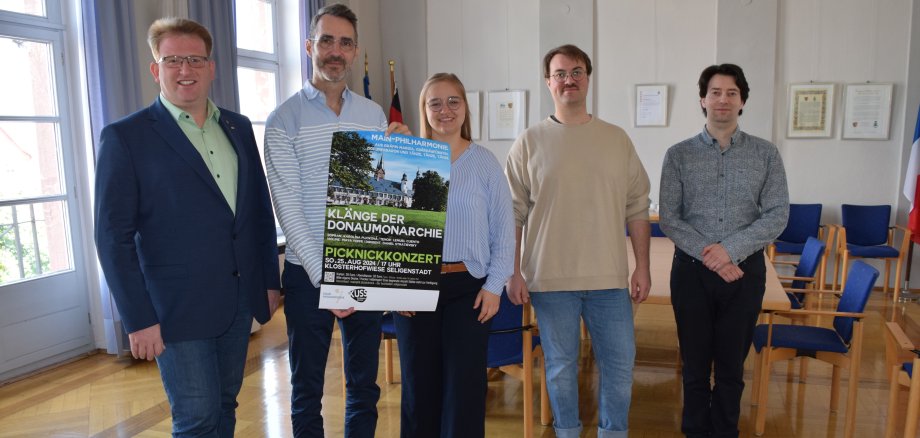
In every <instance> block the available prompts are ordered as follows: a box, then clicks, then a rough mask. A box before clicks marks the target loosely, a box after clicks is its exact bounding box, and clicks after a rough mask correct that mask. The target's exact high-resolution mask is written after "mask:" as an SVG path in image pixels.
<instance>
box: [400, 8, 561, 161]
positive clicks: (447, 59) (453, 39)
mask: <svg viewBox="0 0 920 438" xmlns="http://www.w3.org/2000/svg"><path fill="white" fill-rule="evenodd" d="M427 9H428V14H427V36H428V45H427V52H428V63H427V65H426V66H412V68H422V69H425V70H427V75H431V74H434V73H439V72H451V73H455V74H456V75H457V76H459V77H460V80H461V81H463V85H464V86H465V87H466V89H467V91H479V92H480V95H481V99H482V103H483V105H485V104H486V103H487V96H486V95H487V93H488V92H489V91H496V90H505V89H523V90H527V100H528V112H527V119H528V120H527V121H528V123H529V124H533V123H534V122H535V121H537V120H540V119H542V118H543V117H545V116H546V115H548V114H543V115H541V114H540V112H539V105H538V104H535V102H536V100H535V99H538V98H537V97H536V96H539V93H540V91H541V87H544V85H543V80H542V74H541V73H540V68H541V67H540V57H541V56H542V54H541V53H540V48H539V42H540V34H539V26H538V24H539V20H540V15H539V8H538V7H535V2H533V1H532V0H468V1H462V2H458V1H453V0H428V3H427ZM397 26H399V25H397ZM404 68H406V69H407V68H409V66H408V65H407V66H406V67H404ZM427 75H426V77H427ZM420 85H421V84H419V86H420ZM419 90H420V87H419V88H416V94H415V96H414V98H413V100H414V101H415V102H418V91H419ZM403 102H405V100H404V101H403ZM416 105H417V103H416ZM483 108H485V107H484V106H483ZM480 126H482V130H481V133H482V136H481V140H478V141H477V143H479V144H482V145H483V146H485V147H487V148H489V149H490V150H492V152H493V153H495V154H496V155H497V156H498V158H499V161H500V162H502V163H504V160H505V157H506V156H507V154H508V150H509V149H510V148H511V143H512V141H511V140H495V141H491V140H488V138H489V129H488V118H487V117H486V116H485V112H483V117H482V119H481V121H480Z"/></svg>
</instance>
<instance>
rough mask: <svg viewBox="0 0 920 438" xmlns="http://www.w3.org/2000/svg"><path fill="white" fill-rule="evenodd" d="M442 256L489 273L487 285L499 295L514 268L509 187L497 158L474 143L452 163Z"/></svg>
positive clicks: (478, 272) (474, 273)
mask: <svg viewBox="0 0 920 438" xmlns="http://www.w3.org/2000/svg"><path fill="white" fill-rule="evenodd" d="M441 259H442V260H445V261H451V262H463V263H464V264H466V268H467V270H469V273H470V275H472V276H473V277H476V278H483V277H486V276H487V277H488V279H487V280H486V283H485V284H484V285H483V286H482V288H483V289H485V290H487V291H489V292H492V293H494V294H498V295H500V294H501V293H502V287H503V286H504V285H505V282H507V281H508V278H510V277H511V274H512V273H514V216H513V215H512V213H511V190H509V189H508V181H507V180H506V179H505V174H504V173H503V172H502V167H501V166H500V165H499V164H498V160H496V159H495V156H494V155H492V152H490V151H489V150H488V149H486V148H484V147H482V146H479V145H478V144H476V143H472V144H470V146H469V148H468V149H467V150H466V151H465V152H463V154H462V155H460V157H459V158H457V160H456V161H454V162H453V163H451V165H450V188H449V189H448V196H447V222H446V223H445V224H444V254H443V256H442V257H441Z"/></svg>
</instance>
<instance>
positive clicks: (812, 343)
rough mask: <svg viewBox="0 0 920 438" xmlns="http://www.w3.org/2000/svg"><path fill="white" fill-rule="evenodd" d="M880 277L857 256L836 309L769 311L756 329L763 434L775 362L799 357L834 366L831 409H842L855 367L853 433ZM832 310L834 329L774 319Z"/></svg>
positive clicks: (849, 432)
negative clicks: (845, 376) (845, 382)
mask: <svg viewBox="0 0 920 438" xmlns="http://www.w3.org/2000/svg"><path fill="white" fill-rule="evenodd" d="M877 278H878V270H876V269H875V268H873V267H871V266H869V265H867V264H866V263H864V262H862V261H856V262H854V263H853V266H852V267H851V268H850V275H849V280H848V281H847V284H846V285H845V286H844V289H843V295H842V296H841V297H840V301H839V302H838V304H837V310H836V311H834V312H830V311H820V310H804V309H798V310H790V311H788V312H773V313H770V314H768V315H767V323H766V324H760V325H758V326H757V327H756V328H755V329H754V349H755V350H756V352H757V358H756V361H755V362H754V368H755V369H754V387H753V388H752V396H751V398H752V400H756V404H757V417H756V420H755V424H754V433H755V434H756V435H758V436H760V435H762V434H763V431H764V424H765V423H766V417H767V412H766V409H767V392H768V391H767V390H768V388H769V381H770V368H771V366H772V364H773V362H777V361H780V360H788V359H792V358H795V357H799V356H802V357H813V358H815V359H818V360H820V361H822V362H827V363H829V364H831V365H833V373H832V377H831V379H832V383H831V401H830V409H831V412H836V411H837V400H838V398H839V386H840V369H841V368H848V369H849V372H850V373H849V389H848V391H847V407H846V414H845V415H846V417H845V420H844V437H846V438H851V437H852V436H853V426H854V420H855V415H856V411H855V408H856V389H857V387H858V383H859V360H860V354H861V352H862V338H863V327H862V318H864V317H865V316H866V315H865V314H864V313H863V310H865V308H866V302H867V301H868V300H869V292H870V291H871V290H872V285H873V284H875V280H876V279H877ZM804 292H805V293H809V294H818V293H837V292H835V291H825V290H807V289H805V290H804ZM782 313H788V314H793V315H796V314H800V315H807V314H812V315H826V316H834V322H833V328H824V327H818V326H802V325H791V324H774V323H773V319H774V318H773V316H774V314H782Z"/></svg>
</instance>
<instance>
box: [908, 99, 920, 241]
mask: <svg viewBox="0 0 920 438" xmlns="http://www.w3.org/2000/svg"><path fill="white" fill-rule="evenodd" d="M918 193H920V114H917V125H916V128H914V144H913V146H911V148H910V159H909V160H908V161H907V173H906V174H905V175H904V197H905V198H907V200H908V201H910V216H908V219H907V229H909V230H910V232H911V240H913V241H914V242H915V243H920V197H918V196H917V194H918Z"/></svg>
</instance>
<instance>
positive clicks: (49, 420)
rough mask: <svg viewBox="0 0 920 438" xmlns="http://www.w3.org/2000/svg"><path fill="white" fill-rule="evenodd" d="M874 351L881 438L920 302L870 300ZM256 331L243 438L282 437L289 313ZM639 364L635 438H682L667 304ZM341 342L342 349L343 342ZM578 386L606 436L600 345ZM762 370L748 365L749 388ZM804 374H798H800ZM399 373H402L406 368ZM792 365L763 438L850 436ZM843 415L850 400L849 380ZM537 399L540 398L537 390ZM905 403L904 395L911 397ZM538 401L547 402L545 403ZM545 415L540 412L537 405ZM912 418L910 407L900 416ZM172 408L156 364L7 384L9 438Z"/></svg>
mask: <svg viewBox="0 0 920 438" xmlns="http://www.w3.org/2000/svg"><path fill="white" fill-rule="evenodd" d="M869 312H870V313H871V317H870V318H869V319H868V321H867V330H866V348H865V351H864V353H863V360H862V365H861V366H862V368H861V372H860V385H859V394H858V396H859V402H858V405H857V410H858V412H857V418H856V436H857V437H879V438H880V437H881V436H882V433H883V431H884V424H885V418H886V416H887V415H888V406H887V388H888V384H887V382H886V378H885V370H884V341H883V332H882V330H883V324H882V323H883V321H885V320H887V319H888V318H891V317H892V315H894V317H895V318H896V319H897V320H898V321H902V322H903V325H905V326H906V328H907V331H908V334H909V336H911V338H912V339H913V340H914V342H917V341H918V340H920V327H918V325H917V322H920V305H918V304H902V305H898V306H897V307H891V305H890V304H888V300H887V299H883V296H882V294H881V293H880V292H876V293H874V294H873V297H872V299H871V301H870V304H869ZM277 315H279V316H280V317H279V318H276V319H275V320H273V321H272V322H271V323H269V324H268V325H267V326H265V327H264V328H263V329H262V330H261V331H259V332H258V333H256V334H255V335H253V337H252V343H251V345H250V349H249V360H248V362H247V364H246V378H245V381H244V384H243V389H242V391H241V393H240V396H239V403H240V407H239V409H238V410H237V415H238V422H237V429H236V435H237V436H240V437H262V436H267V437H283V436H290V435H291V426H290V416H289V410H290V403H289V400H290V385H289V383H288V382H289V376H290V373H289V368H288V355H287V337H286V334H285V324H284V317H283V316H282V315H283V313H282V312H281V311H279V313H278V314H277ZM636 318H637V345H638V351H637V365H636V369H635V383H634V386H633V401H632V410H631V411H630V426H631V435H630V436H632V437H649V438H651V437H672V436H673V437H679V436H681V435H680V432H679V431H680V410H681V395H680V394H681V387H680V375H679V374H678V373H677V372H676V369H675V358H676V355H677V346H676V341H675V337H676V333H675V328H674V319H673V316H672V314H671V310H670V307H669V306H660V305H643V306H641V308H640V309H639V311H638V313H637V317H636ZM333 345H334V346H335V345H337V344H336V343H333ZM339 355H340V350H339V348H338V347H334V348H333V350H332V351H331V352H330V356H329V365H328V367H327V369H326V387H325V394H326V396H325V398H324V399H323V403H324V411H323V414H324V417H325V418H326V434H327V436H331V437H339V436H342V434H343V426H342V421H343V409H344V408H343V398H342V389H341V388H342V387H341V362H340V360H339V357H340V356H339ZM382 357H383V354H382V352H381V367H380V377H379V379H378V382H379V384H380V386H381V388H382V395H381V399H380V403H379V405H378V406H379V409H380V419H379V421H378V424H377V436H378V437H396V436H398V435H399V398H400V394H399V390H400V386H399V384H398V383H397V384H386V383H384V379H383V366H382V360H383V359H382ZM580 363H581V366H582V374H581V375H582V377H581V383H580V391H581V401H582V403H581V407H582V409H581V412H582V422H583V423H584V424H585V433H584V434H583V436H586V437H594V436H596V424H597V423H596V421H597V414H596V410H597V397H596V394H595V392H596V390H597V373H596V370H595V369H594V367H593V366H592V365H591V359H590V341H585V343H584V345H583V348H582V360H581V362H580ZM751 365H752V362H751V360H750V359H749V360H748V363H747V374H746V377H747V378H746V381H747V383H748V388H749V387H750V379H751V369H752V366H751ZM796 368H797V367H796ZM397 369H398V368H397ZM786 375H787V367H786V366H784V365H782V364H780V365H779V366H778V367H776V368H774V372H773V377H772V381H771V387H770V401H769V408H768V409H769V412H768V413H767V426H766V427H767V429H766V433H765V434H764V436H765V437H836V436H842V431H843V412H842V411H841V413H840V414H839V415H835V414H831V413H829V412H828V408H827V406H828V401H829V383H830V367H829V366H826V365H824V364H821V363H818V362H815V361H812V364H811V366H810V377H809V379H808V383H807V384H797V383H794V381H793V380H792V379H788V378H787V377H786ZM841 386H842V393H841V397H842V398H841V408H842V407H843V406H844V403H843V401H844V400H845V399H844V398H843V397H846V378H845V377H844V381H843V382H842V385H841ZM535 393H537V394H538V391H535ZM521 397H522V387H521V384H520V383H519V382H518V381H516V380H514V379H513V378H510V377H501V376H499V377H494V378H492V380H490V382H489V392H488V400H487V409H488V415H487V420H486V435H487V436H489V437H518V436H521V435H522V432H521V431H522V427H521V421H522V419H521V415H522V408H521ZM904 398H906V397H904ZM535 403H539V400H537V401H536V402H535ZM537 412H539V408H537ZM755 412H756V409H755V408H752V407H751V406H750V394H749V390H748V389H746V390H745V394H744V398H743V403H742V418H741V426H740V427H741V430H742V436H751V435H752V432H751V431H752V425H751V421H752V419H753V417H754V414H755ZM900 418H902V419H903V408H902V411H901V414H900ZM534 422H535V424H536V427H535V436H538V437H552V436H554V434H553V431H552V428H551V427H543V426H540V425H539V418H536V417H535V419H534ZM169 432H170V416H169V405H168V403H167V402H166V396H165V394H164V392H163V389H162V386H161V384H160V379H159V374H158V372H157V369H156V365H155V364H154V363H149V362H141V361H134V360H130V359H124V358H122V359H119V358H116V357H113V356H110V355H106V354H95V355H92V356H89V357H86V358H83V359H80V360H78V361H74V362H72V363H69V364H66V365H63V366H60V367H57V368H54V369H51V370H48V371H45V372H43V373H39V374H36V375H34V376H31V377H29V378H26V379H23V380H20V381H17V382H13V383H9V384H7V385H5V386H2V387H0V437H12V436H28V437H34V436H93V437H109V436H112V437H115V436H141V437H167V436H169Z"/></svg>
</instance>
